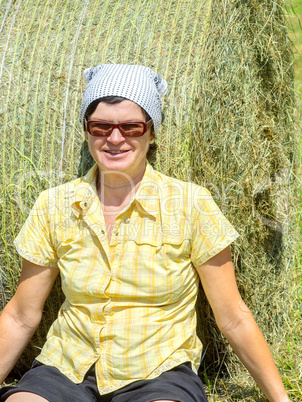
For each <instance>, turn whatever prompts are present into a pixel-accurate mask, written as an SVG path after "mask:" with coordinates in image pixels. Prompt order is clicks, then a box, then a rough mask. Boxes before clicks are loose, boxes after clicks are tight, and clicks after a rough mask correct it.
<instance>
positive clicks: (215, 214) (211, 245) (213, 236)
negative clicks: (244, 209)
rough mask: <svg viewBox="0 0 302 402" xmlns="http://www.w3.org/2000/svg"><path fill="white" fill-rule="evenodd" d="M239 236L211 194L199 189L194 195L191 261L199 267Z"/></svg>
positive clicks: (201, 188)
mask: <svg viewBox="0 0 302 402" xmlns="http://www.w3.org/2000/svg"><path fill="white" fill-rule="evenodd" d="M238 236H239V234H238V233H237V231H236V230H235V229H234V227H233V226H232V225H231V224H230V222H229V221H228V220H227V219H226V217H225V216H224V215H223V213H222V212H221V211H220V209H219V208H218V206H217V205H216V203H215V201H214V200H213V198H212V196H211V195H210V192H209V191H208V190H207V189H205V188H203V187H198V191H197V192H195V195H194V203H193V219H192V251H191V260H192V263H193V265H194V266H195V267H199V266H200V265H202V264H203V263H205V262H206V261H208V260H209V259H210V258H212V257H214V256H215V255H216V254H218V253H220V251H222V250H223V249H225V248H226V247H227V246H229V245H230V244H231V243H232V242H233V241H234V240H236V238H237V237H238Z"/></svg>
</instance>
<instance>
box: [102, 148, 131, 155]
mask: <svg viewBox="0 0 302 402" xmlns="http://www.w3.org/2000/svg"><path fill="white" fill-rule="evenodd" d="M104 152H106V154H109V155H122V154H125V153H127V152H129V150H128V149H127V150H125V151H120V150H119V151H114V150H110V149H108V150H105V151H104Z"/></svg>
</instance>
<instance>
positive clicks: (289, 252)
mask: <svg viewBox="0 0 302 402" xmlns="http://www.w3.org/2000/svg"><path fill="white" fill-rule="evenodd" d="M283 5H284V3H283V2H282V1H260V0H252V1H249V2H245V1H243V0H241V1H239V0H227V1H222V0H216V1H215V2H212V1H210V0H207V1H206V0H204V1H200V0H198V1H196V0H177V1H176V0H170V1H168V2H162V1H160V0H154V1H150V2H145V1H143V0H137V1H135V2H128V1H126V0H119V1H117V0H110V1H109V0H101V1H99V2H95V1H93V0H86V1H84V2H83V1H79V0H66V1H64V2H61V1H58V0H55V1H52V2H50V1H46V2H45V1H42V0H28V1H26V2H22V1H16V2H9V3H8V4H7V2H4V1H2V2H0V8H1V14H2V15H3V23H2V25H1V28H0V32H1V36H2V43H3V44H4V46H3V47H2V50H1V52H2V53H1V57H0V60H2V64H1V67H0V78H1V85H2V91H1V102H2V103H1V110H0V114H1V117H2V135H1V139H0V141H1V142H0V143H1V153H2V154H1V167H2V175H1V178H0V186H1V193H0V216H1V229H0V230H1V237H0V242H1V247H0V250H1V252H0V269H1V283H0V284H1V296H2V306H4V305H5V304H6V302H7V301H8V300H9V299H10V297H11V296H12V294H13V292H14V289H15V288H16V285H17V277H18V272H19V268H20V258H19V257H18V255H17V254H16V252H15V250H14V247H13V238H14V237H15V236H16V234H17V233H18V231H19V229H20V227H21V225H22V224H23V222H24V220H25V218H26V216H27V214H28V211H29V210H30V208H31V206H32V205H33V202H34V200H35V199H36V197H37V195H38V194H39V193H40V192H41V191H42V190H43V189H45V188H48V187H51V186H53V185H57V184H59V183H62V182H64V181H67V180H70V179H72V178H74V177H76V176H77V172H78V168H79V159H80V152H81V147H82V142H83V133H82V130H81V126H80V124H79V121H78V112H79V107H80V103H81V94H82V91H83V88H84V85H85V83H84V80H83V78H82V72H83V69H84V68H86V67H88V66H92V65H97V64H99V63H102V62H103V63H105V62H116V63H131V64H133V63H139V64H146V65H148V66H150V67H151V68H154V69H155V70H156V71H157V72H159V73H160V74H162V75H163V76H164V77H165V78H166V79H167V81H168V84H169V93H168V96H167V97H166V98H165V100H164V111H165V116H166V117H165V121H164V124H163V127H162V129H161V131H160V133H159V136H158V144H159V152H158V155H157V159H156V161H155V167H156V168H157V169H158V170H160V171H162V172H163V173H166V174H169V175H172V176H175V177H177V178H180V179H185V180H192V181H195V182H198V183H202V184H204V185H206V186H207V187H208V188H209V189H210V190H211V191H212V194H213V196H214V198H215V199H216V201H217V203H218V204H219V205H220V207H221V208H222V210H223V212H224V213H225V215H226V216H228V218H229V219H230V220H231V222H232V223H233V224H234V225H235V226H236V228H237V229H238V231H239V232H240V234H241V238H240V240H239V241H238V242H237V243H236V245H235V246H234V247H233V251H234V261H235V265H236V271H237V274H238V280H239V287H240V290H241V292H242V294H243V296H244V298H245V300H246V302H247V303H248V305H249V306H250V307H251V309H252V310H253V311H254V313H255V315H256V318H257V320H258V322H259V324H260V327H261V329H262V330H263V332H264V334H265V336H266V338H268V339H269V340H271V339H272V338H274V337H280V334H281V332H282V325H283V323H284V322H286V320H287V317H288V315H289V311H290V307H291V301H290V296H289V292H288V284H289V281H290V280H291V278H292V273H291V270H292V256H293V254H294V253H293V247H294V244H293V237H292V215H293V211H294V199H293V195H292V192H293V185H292V184H293V161H294V155H295V149H296V147H295V143H294V136H293V131H294V130H293V121H292V120H293V118H292V116H293V109H294V94H293V76H292V66H291V63H292V61H291V51H290V43H289V41H288V38H287V33H286V30H285V28H284V25H285V24H284V10H283V8H282V7H283ZM60 298H61V294H60V292H59V290H58V285H57V286H56V287H55V288H54V292H53V293H52V295H51V297H50V299H49V300H48V304H46V307H45V309H46V311H45V314H44V318H43V321H42V324H41V326H40V328H39V330H38V331H37V334H36V337H35V338H34V339H33V341H32V342H31V344H30V346H29V347H28V348H27V350H26V352H25V353H24V355H23V357H22V359H21V361H20V362H19V363H18V365H17V366H16V369H15V371H14V373H13V375H14V376H16V375H17V374H16V373H21V372H22V371H23V370H24V369H25V368H26V367H28V365H29V364H30V361H31V360H32V358H33V357H34V356H35V355H36V354H37V348H40V347H41V345H42V342H43V339H44V337H45V332H46V330H47V328H48V327H49V325H50V324H51V322H52V321H53V319H54V317H55V311H56V309H57V308H58V305H59V302H60ZM198 311H199V316H200V323H199V325H200V326H199V335H200V337H201V338H202V339H203V340H204V342H205V348H206V354H205V356H204V359H203V363H202V368H207V370H208V372H209V371H211V370H212V369H213V371H214V373H216V372H217V370H218V367H221V364H222V362H223V366H224V367H225V368H226V369H227V370H231V369H233V368H234V367H236V365H237V363H236V360H234V358H233V355H232V354H230V353H229V351H228V348H227V347H226V344H225V340H224V339H223V338H222V337H221V335H220V334H219V332H218V331H217V329H216V327H215V324H214V323H213V317H212V315H211V312H210V311H209V307H208V305H207V303H206V301H205V299H204V296H203V295H202V292H201V297H200V301H199V304H198Z"/></svg>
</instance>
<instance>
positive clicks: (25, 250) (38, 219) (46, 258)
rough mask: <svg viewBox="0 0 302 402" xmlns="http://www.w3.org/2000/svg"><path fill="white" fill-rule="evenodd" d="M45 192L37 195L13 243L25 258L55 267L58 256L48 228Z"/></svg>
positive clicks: (45, 265)
mask: <svg viewBox="0 0 302 402" xmlns="http://www.w3.org/2000/svg"><path fill="white" fill-rule="evenodd" d="M47 194H48V192H47V190H46V191H43V192H42V193H41V194H40V196H39V197H38V199H37V201H36V202H35V204H34V206H33V208H32V210H31V211H30V214H29V216H28V218H27V220H26V221H25V223H24V225H23V227H22V229H21V231H20V233H19V234H18V236H17V237H16V239H15V241H14V245H15V247H16V250H17V252H18V253H19V254H20V255H21V257H23V258H25V259H26V260H28V261H30V262H33V263H34V264H37V265H42V266H44V267H57V261H58V257H57V254H56V251H55V248H54V246H53V242H52V240H51V237H52V236H51V232H50V228H49V208H48V203H47V199H48V196H47Z"/></svg>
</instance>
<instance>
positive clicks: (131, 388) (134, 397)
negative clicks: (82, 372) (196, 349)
mask: <svg viewBox="0 0 302 402" xmlns="http://www.w3.org/2000/svg"><path fill="white" fill-rule="evenodd" d="M20 391H27V392H32V393H34V394H37V395H40V396H42V397H43V398H45V399H47V400H48V401H50V402H92V401H94V402H95V401H97V402H151V401H155V400H159V399H167V400H172V401H177V402H203V401H207V397H206V394H205V391H204V388H203V385H202V382H201V380H200V378H199V377H198V376H197V375H196V374H195V373H194V372H193V370H192V369H191V363H184V364H181V365H180V366H177V367H175V368H173V369H172V370H169V371H166V372H164V373H162V374H161V375H160V376H159V377H157V378H154V379H152V380H140V381H135V382H133V383H132V384H130V385H127V386H126V387H123V388H120V389H118V390H116V391H114V392H111V393H110V394H106V395H100V394H99V393H98V389H97V386H96V378H95V370H94V366H93V367H92V368H91V369H90V370H89V371H88V373H87V374H86V376H85V378H84V380H83V382H82V383H80V384H75V383H73V382H72V381H70V380H69V379H68V378H67V377H66V376H65V375H63V374H62V373H61V372H60V371H59V370H58V369H56V368H55V367H52V366H46V365H43V364H41V363H39V362H37V361H34V364H33V366H32V368H31V369H30V370H29V371H28V372H27V373H25V374H24V376H23V377H22V378H21V380H20V381H19V383H18V384H17V385H14V386H8V387H4V388H1V389H0V400H1V401H5V400H6V398H8V397H9V396H10V395H12V394H13V393H15V392H20Z"/></svg>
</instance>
